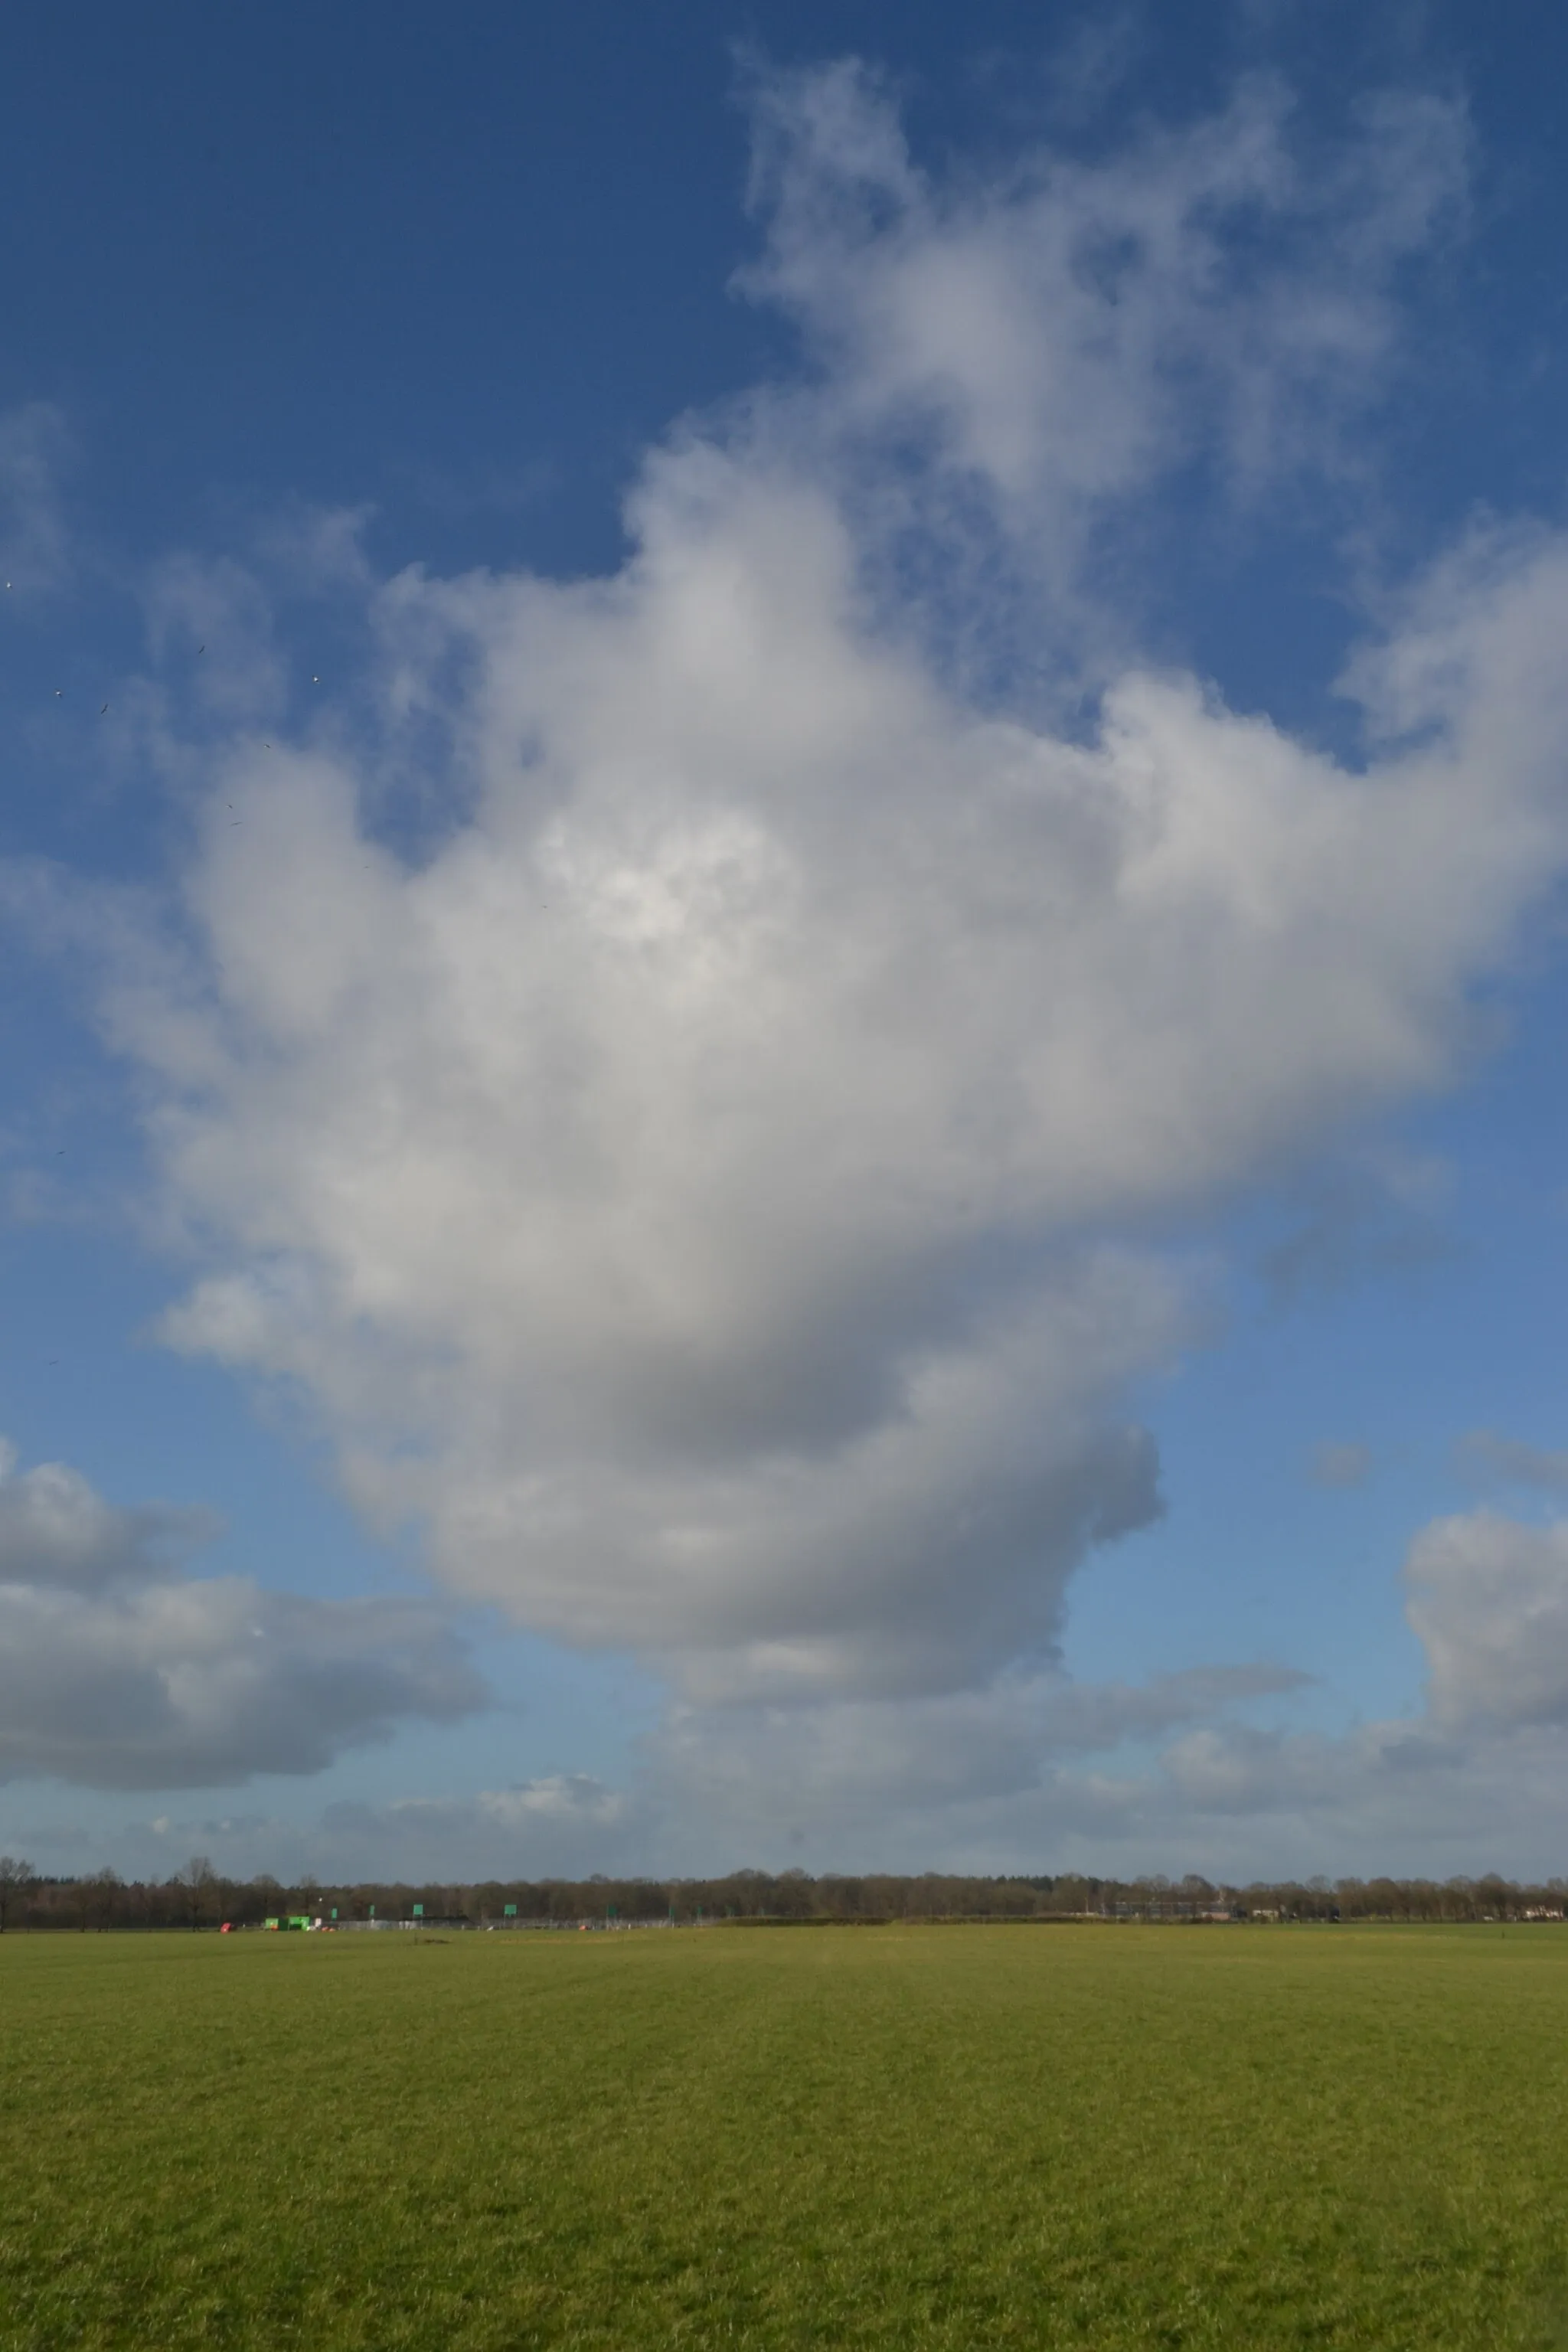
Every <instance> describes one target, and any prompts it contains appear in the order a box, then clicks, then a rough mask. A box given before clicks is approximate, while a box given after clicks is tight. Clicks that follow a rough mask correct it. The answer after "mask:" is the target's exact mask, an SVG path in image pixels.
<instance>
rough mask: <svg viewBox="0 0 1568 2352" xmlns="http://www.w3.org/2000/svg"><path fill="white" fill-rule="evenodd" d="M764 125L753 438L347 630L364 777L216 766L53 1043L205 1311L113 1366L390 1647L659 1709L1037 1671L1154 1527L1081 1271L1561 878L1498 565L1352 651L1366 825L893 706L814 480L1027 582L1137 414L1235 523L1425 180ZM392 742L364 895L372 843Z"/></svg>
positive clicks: (1240, 770) (1306, 1141)
mask: <svg viewBox="0 0 1568 2352" xmlns="http://www.w3.org/2000/svg"><path fill="white" fill-rule="evenodd" d="M764 115H766V142H764V172H762V186H764V191H771V195H769V200H771V205H773V226H771V242H769V254H766V264H764V268H762V273H759V280H757V282H759V285H762V287H764V289H766V291H769V294H773V297H781V299H787V301H790V303H793V306H795V308H797V310H799V313H802V315H804V318H806V322H809V330H811V334H814V339H816V348H818V355H820V367H823V374H820V381H818V383H816V388H809V391H806V388H797V391H795V393H793V395H790V397H787V400H783V397H775V395H769V397H762V400H759V402H754V404H752V407H750V409H748V412H745V414H742V416H738V419H731V424H729V425H724V428H721V430H720V428H715V430H708V433H703V430H687V433H682V436H679V437H677V440H672V442H670V446H666V449H663V452H658V454H656V457H654V458H651V461H648V466H647V470H644V475H642V482H639V487H637V494H635V497H632V501H630V510H627V515H630V527H632V534H635V551H632V555H630V560H627V564H626V569H623V572H621V574H618V576H614V579H606V581H590V583H566V585H562V583H550V581H541V579H529V576H510V579H494V576H470V579H463V581H451V583H430V581H426V579H423V576H421V574H409V576H402V579H397V581H393V583H390V585H388V588H385V591H381V593H378V597H376V604H374V618H376V628H378V642H381V673H378V677H376V687H378V691H381V708H384V719H385V734H384V739H381V748H378V751H369V748H355V743H353V739H351V734H348V719H345V715H336V718H334V719H331V724H324V727H322V730H320V731H318V736H315V740H308V743H300V740H299V739H294V740H289V739H284V734H282V730H279V727H273V730H270V731H268V740H266V746H263V743H261V740H258V734H257V731H247V736H245V739H242V740H235V743H230V748H228V752H226V755H224V757H221V764H218V774H216V783H214V788H212V793H209V800H207V807H205V816H202V821H200V828H197V840H195V846H193V856H191V866H188V873H185V879H184V924H185V950H184V962H181V960H176V957H174V955H172V950H169V940H167V939H164V940H163V943H160V948H157V955H155V957H148V962H146V964H143V967H139V969H136V973H134V976H132V973H130V971H124V969H122V973H120V981H118V983H115V988H113V992H110V1024H113V1030H115V1037H118V1042H120V1045H122V1046H124V1049H127V1051H130V1054H134V1056H136V1058H139V1063H141V1066H143V1070H146V1075H148V1079H151V1091H153V1106H155V1108H153V1136H155V1146H157V1152H160V1167H163V1176H164V1183H167V1202H169V1206H172V1209H174V1213H176V1216H179V1218H181V1225H184V1233H185V1237H188V1240H191V1244H193V1246H195V1249H197V1251H200V1254H205V1258H207V1273H205V1275H202V1277H200V1279H197V1282H195V1286H193V1289H191V1294H188V1298H185V1301H184V1306H179V1307H176V1310H174V1312H172V1318H169V1324H167V1331H169V1336H172V1340H174V1343H176V1345H184V1348H191V1350H200V1352H209V1355H214V1357H218V1360H224V1362H228V1364H233V1367H237V1369H242V1371H254V1373H261V1376H279V1379H287V1381H291V1383H296V1385H299V1390H300V1392H303V1395H306V1397H308V1400H310V1404H312V1409H315V1412H318V1413H320V1418H322V1421H324V1425H327V1430H329V1433H331V1434H334V1440H336V1444H339V1458H341V1465H343V1477H345V1482H348V1486H351V1491H353V1494H355V1498H357V1500H360V1503H362V1506H364V1510H367V1512H372V1515H376V1517H381V1519H388V1522H390V1519H397V1517H414V1519H418V1522H421V1524H423V1527H426V1528H428V1540H430V1559H433V1567H435V1571H437V1573H439V1576H442V1578H445V1580H447V1583H449V1585H454V1588H458V1590H463V1592H470V1595H482V1597H489V1600H500V1601H505V1604H508V1606H510V1609H512V1612H515V1613H517V1616H520V1618H524V1621H529V1622H533V1625H538V1628H545V1630H552V1633H557V1634H564V1637H569V1639H576V1642H588V1644H616V1646H626V1644H630V1646H635V1649H639V1651H644V1654H651V1656H656V1658H660V1661H663V1663H668V1665H670V1670H672V1673H675V1675H677V1677H682V1682H684V1686H687V1691H689V1694H693V1696H699V1698H708V1700H715V1698H717V1700H721V1698H736V1696H742V1694H759V1696H766V1698H781V1696H790V1694H795V1696H799V1698H823V1696H832V1694H839V1696H853V1694H898V1691H933V1689H952V1686H963V1684H975V1682H983V1679H985V1677H990V1675H994V1673H996V1670H999V1667H1002V1665H1006V1663H1008V1661H1016V1658H1035V1661H1041V1658H1048V1656H1051V1651H1053V1642H1056V1633H1058V1625H1060V1609H1063V1588H1065V1580H1068V1576H1069V1573H1072V1569H1074V1564H1077V1561H1079V1559H1081V1555H1084V1550H1086V1548H1089V1545H1090V1543H1096V1540H1105V1538H1107V1536H1114V1534H1119V1531H1126V1528H1133V1527H1138V1524H1142V1522H1145V1519H1150V1517H1152V1515H1154V1512H1157V1507H1159V1496H1157V1482H1154V1454H1152V1444H1150V1440H1147V1437H1145V1434H1140V1433H1138V1428H1135V1425H1133V1418H1131V1413H1129V1404H1126V1397H1129V1392H1131V1383H1135V1381H1138V1379H1140V1376H1142V1373H1147V1371H1150V1369H1152V1367H1159V1364H1163V1362H1168V1360H1171V1357H1173V1352H1175V1350H1178V1345H1180V1340H1183V1336H1184V1331H1187V1328H1190V1315H1192V1306H1190V1301H1187V1296H1184V1286H1183V1279H1180V1277H1178V1275H1175V1273H1173V1270H1171V1267H1168V1265H1166V1263H1162V1261H1159V1258H1157V1256H1152V1254H1150V1251H1147V1249H1142V1251H1131V1249H1126V1246H1112V1242H1114V1234H1117V1228H1123V1230H1126V1228H1129V1225H1131V1223H1133V1221H1147V1218H1150V1216H1171V1213H1180V1212H1184V1209H1192V1206H1199V1204H1204V1202H1208V1200H1215V1197H1220V1195H1223V1192H1227V1190H1229V1188H1234V1185H1239V1183H1244V1181H1248V1179H1250V1176H1258V1173H1260V1171H1268V1169H1272V1167H1277V1164H1279V1162H1281V1160H1284V1157H1289V1155H1293V1152H1302V1150H1311V1148H1317V1146H1321V1143H1323V1140H1326V1139H1328V1136H1333V1134H1335V1131H1338V1129H1340V1127H1342V1124H1344V1122H1350V1119H1354V1118H1356V1115H1361V1112H1366V1110H1375V1108H1383V1106H1387V1103H1396V1101H1399V1098H1404V1096H1408V1094H1413V1091H1417V1089H1427V1087H1434V1085H1438V1082H1441V1079H1444V1077H1446V1075H1448V1073H1450V1068H1453V1063H1455V1054H1458V1049H1460V1046H1462V1045H1465V990H1467V983H1469V981H1471V979H1474V976H1477V973H1479V971H1481V969H1486V967H1488V964H1490V962H1495V960H1498V957H1500V955H1504V952H1507V946H1510V936H1511V927H1514V924H1516V919H1519V915H1521V910H1523V908H1526V906H1528V901H1531V896H1532V891H1535V889H1538V887H1540V885H1542V879H1544V877H1549V875H1552V873H1554V870H1556V868H1559V866H1561V854H1563V824H1561V814H1563V800H1561V767H1563V760H1561V743H1563V739H1565V730H1563V719H1565V718H1568V710H1565V703H1568V682H1565V677H1563V666H1561V658H1559V646H1561V630H1563V621H1568V552H1565V551H1563V548H1561V546H1559V543H1556V541H1552V539H1535V541H1498V539H1490V541H1477V543H1474V546H1469V548H1467V551H1462V552H1460V555H1455V558H1453V560H1450V562H1448V564H1444V567H1441V572H1438V574H1436V579H1434V581H1432V583H1429V588H1427V591H1425V593H1420V595H1415V597H1411V602H1408V607H1405V609H1404V612H1401V614H1399V616H1396V625H1394V628H1392V633H1389V637H1387V642H1384V645H1383V646H1380V649H1373V652H1368V654H1366V656H1363V661H1361V663H1359V670H1356V691H1359V694H1361V698H1363V703H1366V706H1368V710H1371V713H1373V718H1375V724H1377V727H1380V730H1383V734H1384V751H1383V752H1380V755H1377V760H1375V762H1373V764H1371V767H1368V769H1366V772H1356V769H1347V767H1340V764H1335V762H1333V760H1328V757H1326V755H1321V752H1317V751H1311V748H1307V746H1300V743H1293V740H1290V739H1286V736H1284V734H1281V731H1279V730H1274V727H1272V724H1269V722H1268V719H1260V718H1237V715H1234V713H1229V710H1227V708H1225V706H1223V703H1220V701H1217V696H1215V694H1213V691H1208V689H1204V687H1201V685H1199V682H1194V679H1190V677H1180V675H1157V673H1150V670H1138V668H1129V670H1123V673H1121V675H1117V677H1112V679H1110V682H1107V687H1105V694H1102V701H1100V719H1098V727H1096V731H1093V734H1090V739H1086V740H1081V739H1065V736H1060V734H1053V731H1048V730H1044V727H1041V724H1037V722H1035V724H1030V722H1025V719H1023V718H1006V715H996V710H994V708H978V706H973V703H971V701H966V698H963V694H962V691H959V689H954V685H952V677H954V675H957V673H954V670H952V668H947V666H942V663H941V661H936V663H933V661H931V658H929V654H926V652H921V646H924V645H926V637H924V635H921V630H920V628H905V625H902V624H905V618H908V612H905V609H902V607H900V604H898V602H896V600H893V602H889V579H891V572H889V564H886V560H884V558H886V551H889V539H886V536H879V534H884V531H886V530H893V539H896V536H898V530H900V527H889V522H886V510H884V503H881V501H879V499H872V501H869V506H868V503H865V501H863V499H858V491H856V485H860V487H863V485H865V480H868V478H869V475H868V466H860V473H858V475H856V463H858V461H853V458H851V457H847V449H853V446H869V445H872V442H875V440H877V436H881V440H884V442H886V437H889V436H891V437H893V440H896V437H898V433H900V430H902V424H900V419H908V414H912V412H921V414H926V419H936V424H933V425H931V436H933V437H931V436H929V440H931V446H929V452H926V458H924V461H910V463H912V473H910V478H912V480H914V482H917V485H920V482H921V480H924V482H926V485H929V482H931V480H936V478H938V475H950V473H952V468H954V466H957V468H959V470H969V473H973V475H980V478H985V480H990V482H992V487H994V489H996V491H999V494H1006V497H1008V499H1013V501H1016V503H1018V501H1020V503H1018V513H1025V510H1027V513H1030V515H1032V518H1035V524H1032V527H1035V530H1044V527H1047V522H1048V510H1051V508H1063V510H1065V503H1074V501H1077V506H1079V508H1084V513H1089V510H1093V508H1096V501H1100V508H1102V506H1105V501H1107V499H1110V501H1114V499H1119V497H1123V491H1126V489H1129V487H1133V485H1135V482H1138V480H1147V478H1150V475H1152V470H1154V468H1157V466H1159V463H1163V461H1166V458H1171V457H1173V454H1178V457H1180V454H1183V449H1187V446H1190V440H1192V430H1196V425H1194V424H1192V421H1194V416H1199V412H1201V416H1206V419H1208V425H1206V430H1211V433H1217V436H1220V437H1223V445H1225V446H1227V449H1232V454H1234V457H1237V466H1241V468H1244V470H1246V468H1250V470H1253V473H1256V470H1258V468H1260V466H1262V463H1265V461H1269V463H1300V461H1302V454H1305V452H1307V446H1310V442H1307V440H1302V436H1300V433H1295V430H1290V433H1286V428H1284V425H1281V424H1279V419H1284V416H1289V414H1298V412H1300V404H1302V402H1307V404H1310V402H1319V395H1321V391H1323V383H1326V379H1328V376H1335V381H1340V383H1342V388H1344V391H1347V397H1350V391H1354V388H1356V385H1359V388H1361V393H1363V391H1366V385H1368V383H1371V381H1373V376H1375V372H1377V369H1380V367H1383V364H1384V360H1387V346H1389V313H1387V275H1389V268H1392V264H1394V258H1396V257H1399V254H1404V252H1408V249H1413V247H1415V245H1417V242H1420V240H1422V236H1425V233H1427V230H1429V224H1432V219H1434V216H1436V212H1438V209H1441V205H1444V203H1446V200H1448V197H1453V191H1455V172H1458V152H1460V143H1462V142H1460V131H1458V127H1455V118H1453V115H1450V113H1444V110H1441V108H1434V106H1427V103H1425V101H1408V103H1399V106H1389V108H1384V110H1383V115H1380V118H1377V122H1375V125H1373V127H1371V130H1368V131H1366V136H1363V139H1359V142H1352V146H1347V148H1344V151H1342V152H1338V155H1335V158H1331V160H1323V158H1319V164H1317V169H1314V172H1310V174H1307V172H1305V169H1302V163H1300V158H1295V155H1293V151H1290V143H1289V136H1286V127H1284V110H1281V106H1279V99H1277V94H1272V91H1265V89H1250V91H1246V94H1244V97H1241V101H1239V103H1237V106H1234V108H1232V110H1229V113H1227V115H1223V118H1217V120H1213V122H1206V125H1201V127H1199V130H1194V131H1190V134H1183V136H1180V139H1178V136H1171V139H1150V142H1145V143H1142V146H1140V148H1135V151H1133V152H1129V155H1123V158H1119V160H1110V163H1102V164H1096V169H1093V172H1089V169H1068V167H1053V169H1047V167H1044V164H1041V167H1039V169H1032V172H1030V174H1025V176H1023V181H1013V184H1008V186H994V188H983V186H971V188H966V191H957V193H954V191H933V188H931V186H929V184H926V181H920V179H917V176H914V174H912V167H910V164H908V158H905V155H902V148H900V146H898V136H896V125H893V120H891V115H889V113H886V108H884V106H881V101H879V99H877V94H875V91H872V89H869V87H868V85H865V78H860V75H856V73H848V70H842V73H830V75H818V78H806V80H793V82H781V85H773V89H771V97H769V99H766V103H764ZM1260 224H1274V230H1277V237H1274V245H1272V247H1268V249H1269V254H1272V261H1269V268H1268V270H1260V268H1258V264H1256V252H1258V230H1260ZM1281 224H1284V226H1281ZM1265 242H1268V240H1265ZM1248 254H1250V257H1253V258H1250V261H1248V258H1246V257H1248ZM1096 257H1098V258H1096ZM1199 352H1201V355H1204V360H1201V369H1199V374H1201V379H1204V388H1201V397H1199V393H1194V391H1192V374H1194V369H1196V367H1199V360H1196V355H1199ZM1183 385H1187V393H1183ZM1319 404H1321V402H1319ZM1241 416H1246V419H1253V424H1246V425H1244V424H1239V421H1237V419H1241ZM1265 416H1268V419H1269V421H1268V424H1258V419H1265ZM1215 419H1220V424H1215ZM1225 419H1229V424H1225ZM856 437H858V440H856ZM868 463H869V461H868ZM921 463H924V473H921ZM905 470H908V468H905ZM1053 482H1056V489H1053V487H1051V485H1053ZM942 513H945V508H942V501H941V499H933V503H931V506H929V510H924V524H921V527H924V530H929V531H933V534H938V539H941V530H942ZM963 530H966V527H957V531H959V539H962V536H963ZM1063 530H1065V531H1068V524H1063ZM1074 530H1077V524H1074ZM1069 539H1072V531H1068V539H1065V541H1063V546H1068V541H1069ZM228 604H230V609H240V607H242V600H240V602H235V597H233V595H230V600H228ZM921 625H924V624H921ZM1041 625H1044V624H1041ZM257 675H261V673H257ZM430 740H439V743H445V752H442V755H439V760H437V764H435V767H430V769H428V772H426V774H423V791H426V802H428V807H433V809H437V812H439V818H442V824H439V830H437V835H435V840H433V842H428V845H426V849H423V852H421V854H418V856H416V854H411V852H406V849H402V852H400V849H397V846H395V835H393V833H390V830H388V824H385V781H388V774H390V776H395V779H397V781H400V783H402V781H406V774H409V767H411V764H414V762H416V760H418V757H421V746H430ZM426 757H428V752H426Z"/></svg>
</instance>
